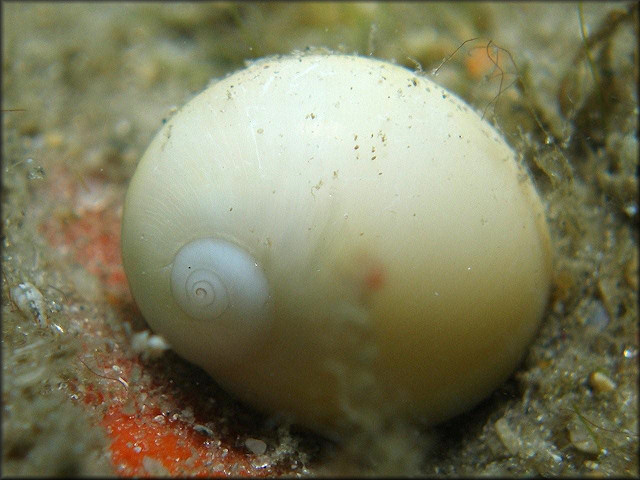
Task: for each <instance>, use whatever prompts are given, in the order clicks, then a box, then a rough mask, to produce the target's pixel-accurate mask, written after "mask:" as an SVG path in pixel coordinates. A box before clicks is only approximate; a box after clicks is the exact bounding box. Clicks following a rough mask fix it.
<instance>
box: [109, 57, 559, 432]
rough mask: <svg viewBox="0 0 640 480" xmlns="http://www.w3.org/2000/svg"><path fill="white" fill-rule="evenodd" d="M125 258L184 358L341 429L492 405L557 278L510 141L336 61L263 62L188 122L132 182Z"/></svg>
mask: <svg viewBox="0 0 640 480" xmlns="http://www.w3.org/2000/svg"><path fill="white" fill-rule="evenodd" d="M122 252H123V259H124V266H125V270H126V273H127V277H128V279H129V283H130V287H131V291H132V293H133V296H134V298H135V300H136V302H137V304H138V306H139V307H140V310H141V311H142V314H143V315H144V317H145V319H146V320H147V322H148V323H149V325H150V326H151V328H152V329H153V330H155V331H156V332H157V333H159V334H162V335H163V336H164V337H165V338H166V339H167V340H168V341H169V343H170V344H171V346H172V347H173V348H174V350H175V351H176V352H177V353H178V354H179V355H181V356H183V357H184V358H186V359H187V360H189V361H191V362H193V363H195V364H197V365H199V366H201V367H202V368H204V369H205V370H206V371H207V372H209V373H210V374H211V375H212V376H213V377H214V378H215V379H216V380H217V381H218V382H219V383H220V384H221V385H222V386H223V387H225V388H226V389H228V390H229V391H230V392H232V393H234V394H235V395H236V396H237V397H239V398H240V399H242V400H243V401H245V402H247V403H249V404H251V405H254V406H255V407H256V408H258V409H260V410H263V411H266V412H278V413H282V414H285V415H289V416H290V417H291V418H292V419H293V420H294V421H296V422H297V423H299V424H302V425H306V426H308V427H311V428H314V429H316V430H318V431H320V432H323V433H325V434H329V435H333V434H340V433H342V432H345V431H346V430H347V429H348V428H350V427H351V426H353V425H355V424H357V423H358V422H359V421H374V422H375V421H378V420H382V419H384V418H385V417H386V416H387V415H397V416H402V417H410V418H415V419H419V420H422V421H424V422H427V423H436V422H440V421H442V420H445V419H447V418H450V417H452V416H454V415H456V414H458V413H460V412H462V411H464V410H466V409H469V408H470V407H472V406H473V405H475V404H476V403H478V402H479V401H480V400H481V399H483V398H484V397H486V396H487V395H488V394H489V393H490V392H491V391H492V390H493V389H494V388H495V387H497V386H498V385H499V384H500V383H501V382H503V381H504V380H505V379H506V378H507V377H508V376H509V375H510V373H511V372H512V371H513V370H514V369H515V367H516V366H517V364H518V362H519V361H520V360H521V359H522V357H523V355H524V353H525V350H526V347H527V345H528V344H529V342H530V341H531V340H532V338H533V336H534V334H535V331H536V329H537V327H538V324H539V322H540V320H541V317H542V315H543V312H544V309H545V305H546V302H547V297H548V292H549V285H550V277H551V247H550V241H549V234H548V230H547V225H546V221H545V217H544V210H543V206H542V204H541V201H540V199H539V197H538V195H537V193H536V191H535V189H534V187H533V185H532V182H531V180H530V178H529V176H528V175H527V173H526V171H524V170H523V169H522V167H521V166H520V165H519V164H518V163H517V161H516V159H515V155H514V153H513V151H512V150H511V149H510V148H509V147H508V146H507V144H506V143H505V142H504V140H502V138H501V137H500V136H499V134H498V133H497V132H496V131H495V130H494V129H493V128H492V127H491V126H490V125H489V124H487V123H486V122H485V121H483V120H482V119H481V118H480V116H479V115H478V114H477V113H476V112H474V111H473V110H472V109H471V108H470V107H469V106H468V105H466V104H465V103H464V102H463V101H462V100H460V99H459V98H457V97H456V96H454V95H452V94H451V93H450V92H448V91H446V90H444V89H443V88H442V87H440V86H438V85H436V84H435V83H433V82H431V81H430V80H428V79H426V78H424V77H423V76H418V75H416V74H415V73H414V72H412V71H410V70H408V69H405V68H403V67H399V66H396V65H393V64H391V63H387V62H384V61H380V60H375V59H372V58H365V57H360V56H352V55H339V54H331V55H316V54H309V55H302V54H294V55H291V56H283V57H271V58H265V59H262V60H259V61H256V62H253V63H251V64H250V65H249V66H248V67H247V68H245V69H243V70H241V71H238V72H236V73H234V74H232V75H230V76H228V77H226V78H224V79H222V80H220V81H218V82H216V83H214V84H212V85H211V86H210V87H209V88H207V89H206V90H205V91H204V92H202V93H201V94H200V95H198V96H196V97H195V98H194V99H193V100H191V101H190V102H189V103H187V104H186V105H185V106H184V107H183V108H182V109H181V110H180V111H179V112H177V113H176V114H175V115H174V116H173V117H172V118H171V119H170V120H169V121H168V122H167V123H166V125H164V127H163V128H162V129H161V131H160V132H159V133H158V134H157V136H156V137H155V139H154V140H153V142H152V143H151V145H150V146H149V148H148V150H147V151H146V153H145V155H144V157H143V158H142V160H141V161H140V164H139V165H138V167H137V171H136V173H135V175H134V176H133V179H132V180H131V184H130V186H129V190H128V192H127V196H126V201H125V207H124V217H123V225H122ZM367 419H368V420H367Z"/></svg>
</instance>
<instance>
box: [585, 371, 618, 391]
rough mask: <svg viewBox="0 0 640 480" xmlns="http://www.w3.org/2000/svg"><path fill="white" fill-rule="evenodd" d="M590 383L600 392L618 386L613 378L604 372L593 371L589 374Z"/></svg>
mask: <svg viewBox="0 0 640 480" xmlns="http://www.w3.org/2000/svg"><path fill="white" fill-rule="evenodd" d="M589 385H590V386H591V388H593V389H594V390H595V391H596V392H598V393H601V392H610V391H612V390H613V389H615V388H616V386H617V385H616V384H615V382H614V381H613V380H611V379H610V378H609V377H607V376H606V375H605V374H604V373H602V372H593V373H592V374H591V375H589Z"/></svg>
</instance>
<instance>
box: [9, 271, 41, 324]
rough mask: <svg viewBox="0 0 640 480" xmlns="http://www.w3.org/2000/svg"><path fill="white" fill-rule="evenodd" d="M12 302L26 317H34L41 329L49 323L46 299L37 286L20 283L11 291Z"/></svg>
mask: <svg viewBox="0 0 640 480" xmlns="http://www.w3.org/2000/svg"><path fill="white" fill-rule="evenodd" d="M9 293H10V295H11V300H13V301H14V302H15V304H16V305H17V306H18V308H19V309H20V311H21V312H22V313H23V314H25V315H26V316H33V317H35V319H36V320H37V321H38V324H39V325H40V326H41V327H44V326H46V325H47V324H48V323H49V320H48V318H47V311H46V307H45V303H44V297H43V296H42V293H40V290H38V289H37V288H36V286H35V285H33V284H31V283H29V282H23V283H19V284H18V285H17V286H15V287H13V288H12V289H11V290H10V292H9Z"/></svg>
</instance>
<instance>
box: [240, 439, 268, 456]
mask: <svg viewBox="0 0 640 480" xmlns="http://www.w3.org/2000/svg"><path fill="white" fill-rule="evenodd" d="M244 444H245V446H246V447H247V448H248V449H249V451H250V452H251V453H255V454H256V455H262V454H264V452H266V451H267V444H266V443H264V442H263V441H262V440H258V439H256V438H247V439H246V440H245V442H244Z"/></svg>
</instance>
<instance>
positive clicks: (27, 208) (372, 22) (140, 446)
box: [2, 2, 639, 476]
mask: <svg viewBox="0 0 640 480" xmlns="http://www.w3.org/2000/svg"><path fill="white" fill-rule="evenodd" d="M582 14H583V22H582V23H581V22H580V20H579V19H580V12H579V7H578V4H574V3H560V4H553V3H545V4H542V3H538V4H530V3H519V2H518V3H497V4H486V3H472V4H455V5H454V4H450V3H410V4H402V3H394V4H385V3H359V4H350V3H340V4H330V3H326V4H313V3H269V4H252V3H241V4H233V3H211V4H206V3H201V4H188V3H183V4H151V3H146V4H127V3H117V4H109V3H92V4H83V3H71V4H60V3H24V4H22V3H19V2H15V3H14V2H11V3H9V2H3V3H2V80H3V83H2V108H3V113H2V272H3V278H2V474H3V475H46V476H50V475H89V474H99V475H112V474H113V475H116V474H119V475H155V476H157V475H194V474H199V475H281V474H285V475H303V476H304V475H314V474H315V475H340V474H367V473H371V474H399V475H415V474H421V475H434V476H435V475H462V476H469V475H507V476H521V475H543V476H556V475H589V476H591V475H594V476H601V475H602V476H605V475H606V476H609V475H615V476H637V475H638V396H637V389H638V305H637V300H638V298H637V291H638V230H637V228H638V218H639V216H638V163H637V157H638V138H637V128H638V123H637V120H638V97H637V94H638V89H637V84H638V51H637V42H638V9H637V4H636V5H635V7H634V6H633V4H627V3H624V2H619V3H606V2H601V3H585V4H583V11H582ZM581 27H582V28H584V33H585V34H586V37H585V38H583V36H582V33H581ZM473 38H477V39H476V40H473V41H470V42H467V43H466V44H464V45H463V47H462V48H461V49H460V50H459V51H458V52H457V53H456V54H455V55H454V56H452V57H451V58H450V59H449V60H448V61H447V62H446V63H445V64H444V65H443V66H442V67H441V68H440V69H439V70H438V72H437V75H435V76H433V75H432V73H433V70H434V68H436V67H437V66H438V65H440V63H441V62H442V60H443V59H444V58H445V57H447V56H448V55H449V54H450V53H452V52H454V51H455V50H456V48H457V47H458V46H460V45H461V44H462V43H463V42H464V41H466V40H469V39H473ZM490 40H491V41H492V44H493V45H498V46H499V47H501V48H502V49H504V50H500V60H499V63H500V65H501V67H502V70H503V75H498V73H499V72H497V71H496V70H495V68H493V66H492V64H491V62H489V61H487V57H486V55H487V48H486V46H487V44H488V43H489V41H490ZM307 47H324V48H328V49H334V50H339V51H344V52H356V53H360V54H364V55H368V54H371V55H373V56H376V57H379V58H384V59H390V60H394V61H395V62H397V63H399V64H402V65H405V66H408V67H411V68H417V66H418V65H419V66H420V68H421V69H422V71H423V73H422V74H424V75H427V76H431V77H432V78H433V79H434V80H435V81H436V82H438V83H440V84H442V85H443V86H445V87H447V88H449V89H450V90H452V91H454V92H456V93H457V94H458V95H460V96H461V97H462V98H464V99H465V100H467V101H468V102H469V103H470V104H471V105H472V106H473V107H474V108H476V109H477V110H480V111H483V110H485V109H486V117H487V118H489V119H490V120H491V121H492V122H494V123H495V124H496V125H498V127H499V128H500V129H501V131H502V132H503V133H504V135H505V137H506V138H507V141H508V142H509V143H510V144H511V145H512V146H513V147H514V148H515V149H516V150H517V151H518V153H519V154H520V157H521V158H522V161H523V162H524V164H525V165H526V166H527V168H528V169H529V171H530V172H531V174H532V176H533V178H534V181H535V183H536V186H537V188H538V191H539V192H540V194H541V196H542V197H543V199H544V202H545V205H546V207H547V218H548V221H549V225H550V229H551V232H552V238H553V244H554V247H555V259H554V272H555V278H554V285H553V291H552V296H551V299H550V306H549V309H548V312H547V314H546V317H545V319H544V322H543V325H542V327H541V329H540V333H539V335H538V337H537V339H536V341H535V342H534V344H533V345H532V347H531V349H530V351H529V353H528V355H527V357H526V360H525V361H524V362H523V364H522V365H521V366H520V368H519V369H518V370H517V371H516V373H515V374H514V376H513V377H512V378H511V379H510V380H509V381H508V382H507V383H506V384H505V385H503V386H502V387H500V388H499V389H498V390H497V391H496V392H494V394H493V395H492V396H491V397H490V398H489V399H487V400H486V401H484V402H483V403H481V404H480V405H479V406H478V407H477V408H476V409H474V410H473V411H472V412H469V413H468V414H465V415H462V416H461V417H458V418H456V419H454V420H452V421H449V422H447V423H445V424H443V425H439V426H437V427H435V428H430V429H427V428H421V427H417V426H406V425H405V426H402V427H398V428H395V429H391V430H390V431H384V432H382V431H381V432H377V433H379V434H378V435H372V436H369V437H366V438H355V439H353V440H351V441H350V442H347V443H346V444H344V445H335V444H332V443H331V442H329V441H327V440H324V439H322V438H320V437H317V436H315V435H314V434H311V433H309V432H305V431H303V430H301V429H298V428H296V427H295V426H290V425H286V424H279V423H278V422H277V421H274V420H273V419H270V418H268V417H264V416H261V415H259V414H256V413H255V412H253V411H252V410H251V409H249V408H247V407H244V406H243V405H241V404H239V403H237V402H235V401H234V400H233V399H232V398H230V397H229V396H228V395H226V394H225V393H224V392H222V391H221V390H220V389H219V388H218V387H217V386H216V385H215V383H214V382H213V381H212V380H211V379H210V378H209V377H208V376H206V375H205V374H204V373H203V372H202V371H200V370H199V369H197V368H195V367H193V366H191V365H189V364H187V363H186V362H184V361H183V360H181V359H180V358H178V357H177V356H176V355H174V354H173V353H171V352H166V353H164V354H163V355H157V356H155V357H154V355H153V353H154V352H152V351H150V349H149V348H148V346H145V345H146V344H145V343H144V341H143V340H144V337H143V336H144V335H145V334H144V331H145V329H146V326H145V323H144V320H143V319H142V318H141V316H140V313H139V312H138V311H137V310H136V308H135V306H134V304H133V300H132V299H131V297H130V295H129V293H128V290H127V287H126V282H125V278H124V275H123V271H122V267H121V265H120V254H119V245H118V242H119V222H120V217H121V213H122V202H123V197H124V193H125V190H126V185H127V181H128V179H129V178H130V176H131V175H132V173H133V171H134V169H135V166H136V163H137V161H138V160H139V158H140V157H141V155H142V153H143V152H144V149H145V148H146V146H147V145H148V144H149V142H150V141H151V139H152V137H153V135H154V134H155V132H156V131H157V130H158V129H159V127H160V126H161V125H162V121H163V119H166V118H167V117H168V116H170V115H171V114H172V112H174V111H175V109H176V107H179V106H181V105H182V104H184V103H185V102H186V101H187V100H188V99H190V98H191V97H192V96H193V95H195V94H196V93H198V92H199V91H201V90H202V89H203V88H204V87H205V86H206V85H207V84H208V83H209V81H210V80H211V79H213V78H216V77H220V76H223V75H225V74H226V73H228V72H231V71H233V70H235V69H238V68H241V67H242V66H243V62H244V61H245V60H248V59H252V58H257V57H261V56H264V55H270V54H277V53H289V52H291V51H292V50H295V49H299V50H304V49H305V48H307ZM489 52H494V54H495V52H496V50H494V49H492V48H491V46H490V47H489ZM507 52H508V53H509V54H510V57H509V55H507ZM500 80H503V82H504V83H503V85H504V86H505V87H506V86H508V85H510V86H509V88H508V89H506V90H505V91H503V92H501V93H500V95H499V96H498V98H497V100H496V101H495V102H493V100H494V98H495V97H496V95H497V93H498V92H499V88H500ZM514 80H519V81H517V82H515V83H513V84H512V82H514ZM487 106H488V107H487ZM140 332H143V333H140ZM265 447H266V448H265Z"/></svg>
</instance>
